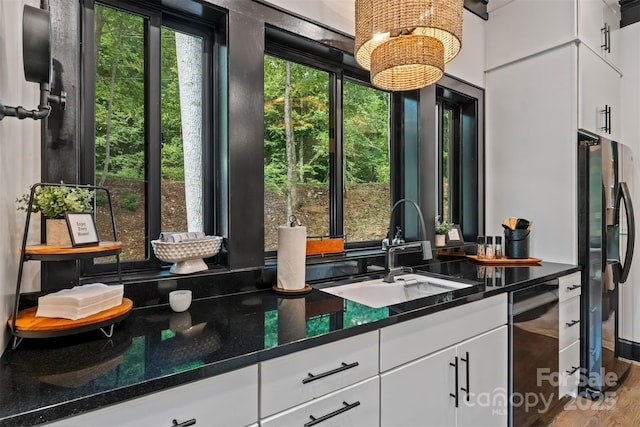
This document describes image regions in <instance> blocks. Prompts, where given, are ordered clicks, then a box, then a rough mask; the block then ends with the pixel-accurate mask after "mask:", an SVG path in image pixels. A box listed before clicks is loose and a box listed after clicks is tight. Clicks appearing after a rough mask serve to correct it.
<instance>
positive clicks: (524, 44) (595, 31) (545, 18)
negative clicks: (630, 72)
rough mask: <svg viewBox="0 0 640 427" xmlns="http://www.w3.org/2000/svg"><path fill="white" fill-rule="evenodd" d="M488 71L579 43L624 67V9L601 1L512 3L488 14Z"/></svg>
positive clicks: (530, 0) (529, 0)
mask: <svg viewBox="0 0 640 427" xmlns="http://www.w3.org/2000/svg"><path fill="white" fill-rule="evenodd" d="M486 32H487V69H489V70H491V69H494V68H497V67H499V66H502V65H505V64H508V63H510V62H513V61H517V60H520V59H523V58H526V57H528V56H531V55H535V54H538V53H542V52H544V51H547V50H549V49H554V48H557V47H559V46H562V45H564V44H567V43H571V42H575V41H577V40H579V41H580V42H581V43H584V44H586V45H587V46H588V47H589V48H590V49H591V50H592V51H593V52H595V53H596V54H597V55H598V56H599V57H600V58H602V59H603V60H605V61H607V62H609V63H610V64H611V65H612V66H613V67H614V68H615V69H616V70H619V69H620V65H619V61H620V43H619V38H620V8H619V6H618V5H615V4H614V5H613V6H612V5H609V4H607V3H606V2H604V1H603V0H553V1H539V0H513V1H510V2H507V3H504V2H503V3H502V4H499V5H498V6H496V8H495V9H493V8H492V9H491V10H490V11H489V20H488V21H487V29H486Z"/></svg>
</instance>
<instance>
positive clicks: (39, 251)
mask: <svg viewBox="0 0 640 427" xmlns="http://www.w3.org/2000/svg"><path fill="white" fill-rule="evenodd" d="M118 249H122V242H100V243H99V244H98V245H97V246H82V247H77V248H73V247H63V246H52V245H45V244H42V245H28V246H27V247H25V254H26V255H74V254H88V253H99V252H108V251H115V250H118Z"/></svg>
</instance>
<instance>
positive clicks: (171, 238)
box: [158, 231, 206, 243]
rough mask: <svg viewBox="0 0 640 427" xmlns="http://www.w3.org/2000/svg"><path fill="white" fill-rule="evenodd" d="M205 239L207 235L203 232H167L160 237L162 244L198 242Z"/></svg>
mask: <svg viewBox="0 0 640 427" xmlns="http://www.w3.org/2000/svg"><path fill="white" fill-rule="evenodd" d="M205 237H206V236H205V234H204V233H203V232H201V231H195V232H184V233H177V232H167V231H165V232H162V233H160V237H159V239H158V240H160V241H161V242H169V243H180V242H183V241H185V240H198V239H204V238H205Z"/></svg>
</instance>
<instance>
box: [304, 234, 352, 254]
mask: <svg viewBox="0 0 640 427" xmlns="http://www.w3.org/2000/svg"><path fill="white" fill-rule="evenodd" d="M342 252H344V237H329V236H322V237H307V253H306V254H307V255H322V256H324V255H326V254H339V253H342Z"/></svg>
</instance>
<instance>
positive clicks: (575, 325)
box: [558, 272, 582, 397]
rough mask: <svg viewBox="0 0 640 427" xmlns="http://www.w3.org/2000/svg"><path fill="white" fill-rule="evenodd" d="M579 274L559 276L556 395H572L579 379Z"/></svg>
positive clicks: (575, 392) (574, 395)
mask: <svg viewBox="0 0 640 427" xmlns="http://www.w3.org/2000/svg"><path fill="white" fill-rule="evenodd" d="M581 278H582V274H581V273H579V272H578V273H573V274H569V275H567V276H563V277H560V279H559V284H558V285H559V286H558V289H559V292H560V295H559V305H560V306H559V314H558V320H559V325H558V329H559V331H558V340H559V345H558V348H559V352H560V353H559V356H558V365H559V366H558V372H559V373H560V378H559V391H558V395H559V396H558V397H563V396H565V395H569V396H573V397H576V396H577V395H578V383H579V382H580V370H579V368H580V322H581V319H580V295H581V291H582V288H581V286H580V285H581V283H582V280H581Z"/></svg>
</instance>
